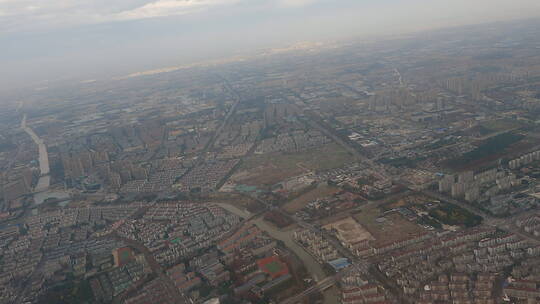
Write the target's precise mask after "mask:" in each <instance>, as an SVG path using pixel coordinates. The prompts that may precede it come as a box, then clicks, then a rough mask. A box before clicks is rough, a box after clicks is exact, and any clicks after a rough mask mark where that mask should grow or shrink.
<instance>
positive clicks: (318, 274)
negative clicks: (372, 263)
mask: <svg viewBox="0 0 540 304" xmlns="http://www.w3.org/2000/svg"><path fill="white" fill-rule="evenodd" d="M216 205H218V206H220V207H221V208H223V209H225V210H227V211H229V212H231V213H233V214H236V215H238V216H240V217H243V218H245V219H247V218H250V217H251V215H252V214H251V213H250V212H248V211H246V210H242V209H239V208H237V207H235V206H233V205H229V204H225V203H216ZM250 221H251V222H252V223H253V224H254V225H256V226H257V227H258V228H259V229H261V230H263V231H265V232H266V233H268V235H270V236H271V237H273V238H274V239H276V240H280V241H282V242H283V243H284V244H285V246H286V247H287V248H288V249H289V250H291V251H292V252H294V254H296V256H298V258H299V259H300V260H302V262H303V263H304V265H305V267H306V269H307V270H308V272H309V273H310V274H311V276H312V277H313V279H314V280H315V281H317V282H318V281H321V280H322V279H324V278H326V277H327V274H326V273H325V271H324V269H323V267H322V266H321V265H320V264H319V262H317V260H315V259H314V258H313V256H311V255H310V254H309V253H308V252H307V251H306V250H305V249H304V248H302V247H301V246H299V245H298V244H297V243H296V242H295V241H294V237H293V233H294V231H293V230H280V229H278V228H277V227H274V226H272V225H270V224H268V223H266V222H265V221H264V219H263V218H262V217H257V218H255V219H251V220H250ZM324 303H325V304H336V303H339V298H338V296H337V293H336V292H335V290H333V288H332V289H329V290H328V292H324Z"/></svg>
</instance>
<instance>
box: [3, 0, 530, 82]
mask: <svg viewBox="0 0 540 304" xmlns="http://www.w3.org/2000/svg"><path fill="white" fill-rule="evenodd" d="M537 16H540V0H0V89H1V88H6V87H18V86H21V85H23V84H26V85H30V86H34V85H46V83H47V81H59V80H71V79H76V80H84V79H93V78H99V77H105V76H111V75H116V76H119V75H123V74H126V73H132V72H136V71H141V70H145V69H154V68H159V67H166V66H169V65H178V64H184V63H189V62H194V61H200V60H204V59H207V58H218V57H220V56H223V57H227V56H230V55H231V54H243V53H247V52H249V51H251V50H254V49H259V48H266V47H272V46H283V45H286V44H290V43H294V42H299V41H321V40H322V41H325V40H329V39H344V38H346V37H362V36H366V35H370V36H373V35H379V34H381V35H382V34H392V33H401V32H407V31H415V30H421V29H430V28H440V27H446V26H458V25H463V24H476V23H485V22H491V21H502V20H509V19H520V18H531V17H537Z"/></svg>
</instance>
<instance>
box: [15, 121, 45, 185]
mask: <svg viewBox="0 0 540 304" xmlns="http://www.w3.org/2000/svg"><path fill="white" fill-rule="evenodd" d="M21 128H22V129H23V130H24V131H25V132H26V133H27V134H28V135H30V137H31V138H32V140H33V141H34V143H35V144H36V145H37V146H38V151H39V175H40V177H39V181H38V183H37V185H36V188H35V189H34V191H35V192H43V191H47V190H48V189H49V186H50V184H51V177H50V176H49V173H50V167H49V154H48V152H47V146H46V145H45V142H44V141H43V139H41V138H39V136H37V134H36V132H34V130H32V129H31V128H30V127H28V126H27V125H26V114H24V116H23V119H22V121H21Z"/></svg>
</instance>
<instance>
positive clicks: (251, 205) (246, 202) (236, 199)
mask: <svg viewBox="0 0 540 304" xmlns="http://www.w3.org/2000/svg"><path fill="white" fill-rule="evenodd" d="M209 198H211V199H215V200H218V201H219V202H221V203H226V204H231V205H233V206H235V207H236V208H238V209H241V210H244V209H246V210H247V211H249V212H251V213H259V212H261V211H262V210H264V209H265V206H264V205H263V204H262V203H260V202H258V201H256V200H254V199H252V198H250V197H248V196H245V195H239V194H234V193H221V192H216V193H212V194H211V195H209Z"/></svg>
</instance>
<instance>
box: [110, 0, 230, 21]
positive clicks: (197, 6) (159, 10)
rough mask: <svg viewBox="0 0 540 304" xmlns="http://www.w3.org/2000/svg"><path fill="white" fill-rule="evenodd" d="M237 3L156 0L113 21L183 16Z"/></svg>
mask: <svg viewBox="0 0 540 304" xmlns="http://www.w3.org/2000/svg"><path fill="white" fill-rule="evenodd" d="M237 2H239V0H158V1H154V2H150V3H146V4H144V5H142V6H140V7H137V8H135V9H132V10H128V11H124V12H121V13H119V14H117V15H116V16H114V19H118V20H129V19H144V18H155V17H165V16H175V15H184V14H189V13H194V12H199V11H202V10H204V9H208V8H211V7H216V6H220V5H228V4H234V3H237Z"/></svg>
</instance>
